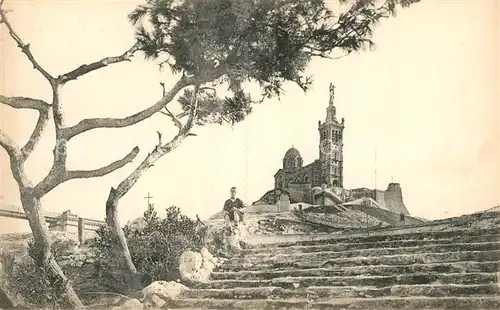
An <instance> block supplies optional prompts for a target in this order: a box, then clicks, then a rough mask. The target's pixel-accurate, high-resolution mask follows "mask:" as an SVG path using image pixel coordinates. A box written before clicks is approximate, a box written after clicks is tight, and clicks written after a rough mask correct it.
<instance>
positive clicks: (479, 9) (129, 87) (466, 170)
mask: <svg viewBox="0 0 500 310" xmlns="http://www.w3.org/2000/svg"><path fill="white" fill-rule="evenodd" d="M5 2H6V4H5V5H6V7H7V8H11V9H12V10H13V12H11V13H9V18H10V21H11V23H12V24H13V25H14V27H15V28H16V30H17V32H18V34H19V35H20V36H21V37H22V38H23V40H24V41H25V42H29V43H30V46H31V49H32V52H33V53H34V55H35V56H36V57H37V59H38V61H39V62H40V63H41V64H42V65H43V66H44V67H45V68H46V69H47V70H48V71H49V72H50V73H52V74H53V75H58V74H61V73H64V72H67V71H70V70H72V69H74V68H76V67H78V66H79V65H81V64H83V63H88V62H92V61H95V60H98V59H100V58H103V57H106V56H111V55H119V54H121V53H122V52H123V51H125V50H126V49H127V48H129V47H130V46H131V45H132V44H133V35H132V34H133V28H132V26H131V25H130V24H129V23H128V22H127V19H126V15H127V14H128V13H129V12H130V11H131V10H133V9H134V7H135V6H136V5H138V4H140V3H142V1H131V0H130V1H125V0H121V1H118V0H106V1H104V0H103V1H99V0H93V1H69V0H65V1H54V0H44V1H22V0H10V1H9V0H6V1H5ZM332 3H333V1H332ZM332 3H330V4H329V5H333V4H332ZM499 12H500V6H499V2H497V1H486V0H479V1H478V0H461V1H458V0H456V1H445V0H442V1H435V0H423V1H422V2H421V3H418V4H416V5H413V6H412V7H410V8H408V9H405V10H400V11H399V12H398V15H397V16H396V17H395V18H390V19H387V20H385V21H383V22H382V23H381V24H380V25H379V26H378V28H377V29H376V31H375V36H374V41H375V42H376V43H377V47H376V48H375V50H373V51H371V52H362V53H359V54H353V55H350V56H348V57H344V58H341V59H338V60H331V59H315V60H313V61H312V62H311V64H310V67H309V71H308V72H309V73H310V74H312V75H313V76H314V85H313V87H312V88H311V89H310V90H309V91H308V92H307V93H303V92H302V90H301V89H299V88H298V87H297V86H294V85H292V84H287V85H286V87H285V91H286V94H285V95H284V96H282V98H281V101H278V100H276V99H273V100H268V101H266V102H264V103H263V104H261V105H258V106H255V107H254V112H253V113H252V114H251V115H250V116H249V117H248V119H247V120H246V121H244V122H243V123H240V124H237V125H236V126H234V127H233V128H231V127H229V126H221V125H209V126H205V127H201V128H195V129H194V130H193V132H194V133H196V134H197V136H196V137H189V138H188V139H186V140H185V141H184V142H183V143H182V145H181V146H179V148H177V149H176V150H174V151H173V152H172V153H169V154H167V155H166V156H164V157H163V158H162V159H160V160H159V161H158V162H157V163H156V164H155V166H154V167H153V168H152V169H150V170H148V171H147V172H146V173H144V175H143V176H142V178H141V179H140V180H139V181H138V182H137V184H136V185H135V186H134V187H133V188H132V189H131V190H130V192H129V193H127V195H126V196H125V197H124V198H123V199H122V200H121V202H120V206H119V213H120V219H121V221H122V223H125V222H126V221H128V220H131V219H134V218H136V217H138V216H140V215H141V214H142V213H143V212H144V211H145V209H146V206H147V203H146V199H145V197H146V196H147V195H148V193H150V194H151V196H153V198H152V201H153V202H154V204H155V208H156V209H157V211H158V213H159V214H160V215H162V214H163V213H164V211H163V210H164V209H165V208H167V207H168V206H171V205H176V206H178V207H180V208H181V209H182V210H183V212H184V213H185V214H187V215H188V216H195V215H196V214H198V215H199V216H200V217H201V218H208V217H209V216H211V215H212V214H214V213H216V212H218V211H219V210H220V209H221V208H222V205H223V202H224V200H225V199H227V197H228V195H229V189H230V187H231V186H237V187H238V188H239V192H238V195H239V196H240V197H241V198H242V199H243V200H244V202H245V203H247V204H251V203H252V202H253V201H255V200H257V199H259V198H260V197H261V196H262V194H263V193H265V192H266V191H267V190H270V189H272V188H273V186H274V180H273V175H274V173H275V172H276V171H277V170H278V169H279V168H280V167H281V165H282V158H283V155H284V154H285V152H286V151H287V150H288V149H289V148H290V147H291V146H292V145H293V146H294V147H295V148H297V149H298V150H299V151H300V152H301V155H302V158H303V160H304V164H307V163H310V162H312V161H314V160H315V159H316V158H318V152H319V151H318V142H319V135H318V131H317V123H318V120H323V119H324V117H325V116H326V107H327V105H328V85H329V83H330V82H331V83H333V84H335V85H336V98H335V105H336V107H337V115H338V117H344V118H345V122H346V127H345V130H344V145H345V146H344V176H345V177H344V187H346V188H357V187H369V188H373V187H377V188H379V189H385V188H386V187H387V184H388V183H389V182H391V180H394V182H398V183H400V184H401V187H402V191H403V199H404V202H405V204H406V206H407V208H408V210H409V212H410V213H411V214H412V215H415V216H419V217H424V218H428V219H437V218H444V217H450V216H458V215H461V214H464V213H471V212H475V211H479V210H483V209H487V208H491V207H493V206H496V205H499V204H500V190H499V189H500V164H499V158H500V156H499V155H500V145H499V143H498V141H500V128H499V116H500V111H499V105H498V103H499V95H500V94H499V88H498V85H500V83H499V82H500V81H499V69H498V68H499V67H500V66H499V54H500V50H499V49H500V45H499V41H498V38H499V37H500V34H499V33H498V32H499V29H500V25H499V22H498V21H499V20H500V19H499ZM0 55H1V57H0V93H1V94H3V95H7V96H30V97H36V98H41V99H44V100H47V101H48V102H50V100H51V93H50V87H49V85H48V84H47V82H46V81H45V80H44V79H43V77H41V75H40V74H39V73H38V72H36V71H35V70H33V68H32V66H31V64H30V63H29V62H28V61H27V59H26V58H25V57H24V55H22V54H21V53H20V51H19V49H18V48H17V47H16V45H15V44H14V43H13V42H12V40H11V39H10V37H9V36H8V33H7V32H6V30H5V27H4V26H1V25H0ZM175 80H176V77H175V76H173V75H172V74H170V73H169V72H168V71H163V72H160V71H159V70H158V66H157V65H156V64H155V63H154V62H151V61H146V60H144V59H143V58H142V56H141V55H138V56H136V57H134V59H133V61H132V62H130V63H122V64H118V65H114V66H111V67H108V68H105V69H102V70H99V71H97V72H94V73H92V74H88V75H86V76H84V77H81V78H79V79H78V80H77V81H73V82H71V83H69V84H67V85H66V86H65V87H64V89H63V91H62V104H63V112H64V113H65V122H66V124H67V125H73V124H76V123H77V122H78V121H79V120H81V119H82V118H88V117H125V116H127V115H129V114H132V113H134V112H137V111H139V110H141V109H143V108H146V107H148V106H149V105H151V104H152V103H154V102H156V101H157V100H158V99H160V96H161V87H160V84H159V82H164V83H165V84H166V85H167V87H168V85H173V83H174V82H175ZM172 106H173V108H172V109H174V110H175V109H176V108H178V106H176V105H175V103H174V104H173V105H172ZM0 109H1V111H0V113H1V115H0V117H1V119H0V126H1V128H2V130H4V131H6V132H7V133H8V134H9V135H11V136H12V137H13V138H14V139H15V140H16V141H17V142H18V143H19V144H23V143H24V142H25V141H26V139H27V138H28V137H29V134H30V133H31V130H32V128H33V126H34V124H35V122H36V118H37V114H36V112H33V111H29V110H14V109H11V108H9V107H5V106H2V107H0ZM157 130H158V131H160V132H162V133H163V136H164V139H165V138H166V137H171V136H173V135H174V134H175V132H176V128H175V127H174V126H173V125H172V123H171V121H170V120H169V119H168V118H167V117H166V116H164V115H161V114H158V115H155V116H153V117H152V118H151V119H149V120H147V121H145V122H142V123H140V124H138V125H136V126H132V127H129V128H124V129H99V130H93V131H90V132H87V133H84V134H82V135H80V136H78V137H76V138H75V139H73V140H72V141H70V143H69V145H68V152H69V155H68V167H69V168H70V169H94V168H97V167H100V166H103V165H106V164H108V163H110V162H112V161H114V160H117V159H119V158H121V157H123V156H124V155H125V154H127V153H128V152H129V151H130V150H131V149H132V148H133V147H134V146H139V147H140V150H141V151H140V153H139V155H138V157H137V158H136V159H135V160H134V162H133V163H131V164H128V165H126V166H125V167H124V168H122V169H120V170H118V171H115V172H114V173H112V174H110V175H108V176H105V177H102V178H97V179H84V180H72V181H69V182H66V183H64V184H62V185H60V186H58V187H57V188H56V189H54V190H53V191H51V192H50V193H49V194H47V195H46V196H45V197H44V198H43V200H42V203H43V207H44V209H45V210H47V211H52V212H55V211H57V212H58V211H64V210H67V209H71V210H72V213H76V214H78V215H79V216H82V217H87V218H93V219H103V218H104V214H105V201H106V198H107V195H108V193H109V190H110V188H111V187H112V186H117V185H118V184H119V182H120V181H121V180H122V179H123V178H125V177H126V176H127V175H128V174H129V173H131V172H132V171H133V169H135V167H137V165H138V164H139V163H140V162H141V161H142V160H143V159H144V158H145V156H146V155H147V153H148V151H150V150H152V148H153V147H154V145H155V143H156V142H157V136H156V131H157ZM54 143H55V138H54V130H53V128H52V127H49V128H48V130H47V131H46V133H45V135H44V137H43V139H42V140H41V143H40V144H39V146H38V148H37V149H36V151H35V152H34V153H33V154H32V155H31V157H30V158H29V159H28V161H27V162H26V169H27V173H28V176H29V177H30V178H31V180H32V181H33V182H34V183H37V182H39V181H40V180H41V179H42V178H43V177H44V176H45V175H46V173H47V172H48V170H49V169H50V166H51V162H52V149H53V147H54ZM375 154H376V156H375ZM375 158H376V159H375ZM0 172H1V180H0V181H1V183H0V185H1V186H0V188H1V194H2V196H1V204H11V205H20V200H19V194H18V189H17V186H16V184H15V181H14V180H13V178H12V175H11V173H10V168H9V164H8V156H7V154H6V152H5V151H3V150H1V151H0ZM0 223H1V226H2V227H3V228H2V231H4V232H5V231H17V230H26V229H27V227H28V226H27V222H26V221H22V220H11V219H5V218H0Z"/></svg>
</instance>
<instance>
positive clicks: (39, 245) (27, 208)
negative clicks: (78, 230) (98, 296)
mask: <svg viewBox="0 0 500 310" xmlns="http://www.w3.org/2000/svg"><path fill="white" fill-rule="evenodd" d="M20 193H21V202H22V205H23V208H24V212H25V213H26V216H27V218H28V222H29V225H30V227H31V230H32V231H33V239H34V244H33V246H32V248H31V251H30V256H31V257H32V258H33V260H34V261H35V263H36V265H37V266H38V267H40V268H42V269H43V270H44V271H45V272H46V273H47V275H48V276H49V278H50V280H51V282H52V283H53V285H54V286H55V287H56V288H57V289H58V290H59V291H60V293H61V294H63V295H65V296H66V299H67V302H68V306H69V307H71V308H72V309H78V308H84V305H83V303H82V302H81V300H80V298H79V297H78V295H77V294H76V292H75V290H74V289H73V287H72V286H71V283H70V281H69V280H68V278H67V277H66V276H65V275H64V272H63V271H62V269H61V267H60V266H59V264H58V263H57V262H56V260H55V259H54V257H53V256H52V253H51V251H50V248H51V238H50V233H49V229H48V227H47V225H46V223H45V218H44V217H43V216H42V215H41V213H40V210H41V204H40V200H39V199H38V198H36V197H35V196H34V195H33V194H32V188H20Z"/></svg>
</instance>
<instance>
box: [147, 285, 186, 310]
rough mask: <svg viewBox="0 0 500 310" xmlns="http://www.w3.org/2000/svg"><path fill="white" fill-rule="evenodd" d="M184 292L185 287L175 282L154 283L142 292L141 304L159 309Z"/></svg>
mask: <svg viewBox="0 0 500 310" xmlns="http://www.w3.org/2000/svg"><path fill="white" fill-rule="evenodd" d="M186 290H188V288H187V287H186V286H185V285H182V284H180V283H177V282H173V281H171V282H167V281H156V282H153V283H151V284H150V285H148V286H147V287H145V288H144V289H143V290H142V296H143V297H142V302H143V303H144V305H145V306H147V307H153V308H160V307H161V306H163V305H164V304H165V303H166V302H167V301H169V300H172V299H177V297H178V296H179V295H180V294H181V293H182V292H184V291H186Z"/></svg>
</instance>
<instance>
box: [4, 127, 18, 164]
mask: <svg viewBox="0 0 500 310" xmlns="http://www.w3.org/2000/svg"><path fill="white" fill-rule="evenodd" d="M0 146H2V147H3V148H4V149H5V150H6V151H7V154H8V155H9V157H10V161H11V162H12V161H13V160H18V161H19V160H20V158H21V157H22V153H21V149H20V148H19V146H18V145H17V144H16V142H14V140H12V138H11V137H9V136H8V135H7V134H6V133H5V132H4V131H3V130H2V129H0Z"/></svg>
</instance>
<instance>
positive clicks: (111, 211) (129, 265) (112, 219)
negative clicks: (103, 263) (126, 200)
mask: <svg viewBox="0 0 500 310" xmlns="http://www.w3.org/2000/svg"><path fill="white" fill-rule="evenodd" d="M119 200H120V197H119V195H117V191H116V190H115V189H114V188H111V190H110V191H109V196H108V200H107V201H106V223H107V224H108V226H109V228H110V229H111V232H112V234H113V235H114V237H115V239H116V241H117V242H118V244H117V246H118V249H119V253H118V255H120V256H121V260H122V261H123V266H124V267H125V269H126V272H127V278H128V282H129V287H130V289H131V290H138V289H140V288H141V282H140V275H139V274H138V272H137V269H136V268H135V265H134V263H133V261H132V256H131V255H130V250H129V248H128V245H127V239H126V238H125V234H124V232H123V229H122V228H121V227H120V222H119V220H118V202H119Z"/></svg>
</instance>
